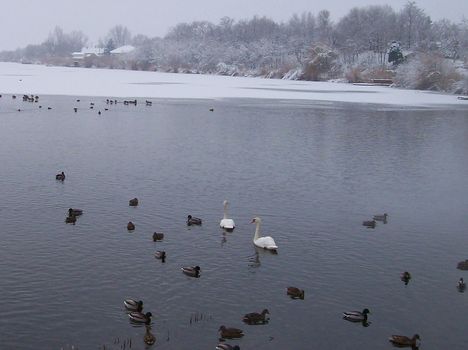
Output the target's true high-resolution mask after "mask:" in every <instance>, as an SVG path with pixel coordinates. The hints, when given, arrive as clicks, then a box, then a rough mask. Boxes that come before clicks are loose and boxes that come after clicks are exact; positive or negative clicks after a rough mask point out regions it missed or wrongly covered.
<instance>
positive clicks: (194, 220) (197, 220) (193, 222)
mask: <svg viewBox="0 0 468 350" xmlns="http://www.w3.org/2000/svg"><path fill="white" fill-rule="evenodd" d="M201 224H202V219H200V218H196V217H194V216H192V215H189V216H187V225H188V226H192V225H201Z"/></svg>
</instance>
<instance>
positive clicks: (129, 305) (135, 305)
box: [124, 299, 143, 312]
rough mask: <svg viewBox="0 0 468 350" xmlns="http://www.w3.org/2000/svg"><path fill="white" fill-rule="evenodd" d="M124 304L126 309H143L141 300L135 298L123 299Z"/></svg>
mask: <svg viewBox="0 0 468 350" xmlns="http://www.w3.org/2000/svg"><path fill="white" fill-rule="evenodd" d="M124 306H125V308H126V309H127V310H128V311H138V312H141V310H143V302H142V301H141V300H140V301H136V300H135V299H125V300H124Z"/></svg>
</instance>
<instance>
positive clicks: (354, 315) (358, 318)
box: [343, 309, 370, 322]
mask: <svg viewBox="0 0 468 350" xmlns="http://www.w3.org/2000/svg"><path fill="white" fill-rule="evenodd" d="M367 314H370V311H369V309H364V310H362V312H361V311H346V312H343V318H344V319H345V320H348V321H351V322H363V321H367Z"/></svg>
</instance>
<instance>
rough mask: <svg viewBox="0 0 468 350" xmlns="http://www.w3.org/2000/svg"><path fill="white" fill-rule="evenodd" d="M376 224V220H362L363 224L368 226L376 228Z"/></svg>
mask: <svg viewBox="0 0 468 350" xmlns="http://www.w3.org/2000/svg"><path fill="white" fill-rule="evenodd" d="M375 224H376V222H375V220H372V221H363V222H362V226H366V227H367V228H375Z"/></svg>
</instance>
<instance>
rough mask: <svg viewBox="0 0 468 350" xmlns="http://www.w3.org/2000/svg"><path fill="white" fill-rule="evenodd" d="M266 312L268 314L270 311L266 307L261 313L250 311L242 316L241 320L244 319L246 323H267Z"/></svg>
mask: <svg viewBox="0 0 468 350" xmlns="http://www.w3.org/2000/svg"><path fill="white" fill-rule="evenodd" d="M267 314H270V312H269V311H268V310H267V309H264V310H263V311H262V312H261V313H258V312H251V313H249V314H245V315H244V317H243V318H242V321H244V322H245V323H247V324H259V323H267V322H268V319H267V318H266V315H267Z"/></svg>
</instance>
